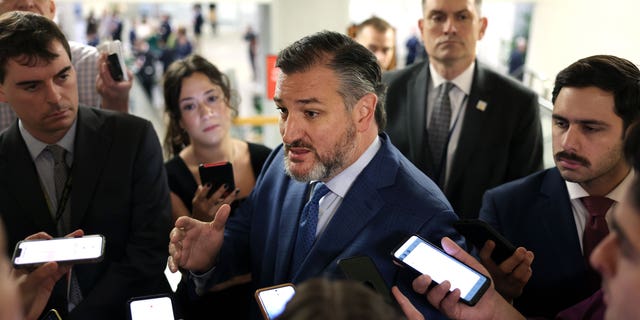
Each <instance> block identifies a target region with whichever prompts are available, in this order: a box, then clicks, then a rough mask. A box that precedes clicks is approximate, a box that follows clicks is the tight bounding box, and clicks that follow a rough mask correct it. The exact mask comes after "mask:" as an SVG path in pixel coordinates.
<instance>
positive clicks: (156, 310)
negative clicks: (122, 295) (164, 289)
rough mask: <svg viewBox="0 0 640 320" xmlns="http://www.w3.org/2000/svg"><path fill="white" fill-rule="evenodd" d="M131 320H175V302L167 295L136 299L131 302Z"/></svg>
mask: <svg viewBox="0 0 640 320" xmlns="http://www.w3.org/2000/svg"><path fill="white" fill-rule="evenodd" d="M129 315H130V317H131V318H130V319H131V320H174V319H175V317H174V314H173V301H171V297H169V296H168V295H166V294H163V295H152V296H143V297H135V298H132V299H130V300H129Z"/></svg>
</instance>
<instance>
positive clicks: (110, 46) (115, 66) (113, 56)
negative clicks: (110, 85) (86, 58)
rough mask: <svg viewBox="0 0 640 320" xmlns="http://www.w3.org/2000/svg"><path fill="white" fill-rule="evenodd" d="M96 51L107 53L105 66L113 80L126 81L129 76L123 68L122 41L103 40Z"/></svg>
mask: <svg viewBox="0 0 640 320" xmlns="http://www.w3.org/2000/svg"><path fill="white" fill-rule="evenodd" d="M97 48H98V51H100V52H103V53H106V54H107V67H108V68H109V73H110V74H111V77H112V78H113V80H115V81H123V80H124V81H128V80H129V77H128V76H127V72H126V71H125V68H124V56H123V52H122V42H120V40H115V41H105V42H103V43H101V44H100V45H98V47H97Z"/></svg>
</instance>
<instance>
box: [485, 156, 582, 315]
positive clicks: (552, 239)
mask: <svg viewBox="0 0 640 320" xmlns="http://www.w3.org/2000/svg"><path fill="white" fill-rule="evenodd" d="M480 219H482V220H485V221H487V222H488V223H490V224H491V225H493V226H494V227H495V228H496V229H497V230H498V231H499V232H500V233H501V234H502V235H504V236H505V237H506V238H507V239H509V240H510V241H512V242H513V244H514V245H516V246H523V247H525V248H527V249H528V250H531V251H533V253H534V254H535V258H534V259H533V264H532V265H531V268H532V270H533V274H532V276H531V279H530V280H529V282H528V283H527V285H526V286H525V288H524V292H523V294H522V296H520V298H518V299H516V300H515V301H514V303H515V306H516V307H517V308H518V309H519V310H520V311H522V312H523V313H524V314H525V315H527V316H546V317H554V316H555V315H556V314H557V313H558V312H559V311H561V310H563V309H565V308H568V307H569V306H572V305H573V304H575V303H577V302H579V301H581V300H583V299H585V298H586V297H588V296H590V295H591V294H593V292H594V290H592V289H589V288H587V287H586V286H585V284H586V283H585V279H586V272H587V264H586V260H585V258H584V257H583V254H582V250H581V248H580V242H579V238H578V233H577V231H576V224H575V221H574V218H573V212H572V210H571V202H570V200H569V193H568V192H567V187H566V184H565V181H564V179H562V176H560V172H559V171H558V169H556V168H552V169H547V170H543V171H540V172H537V173H534V174H532V175H530V176H527V177H525V178H522V179H519V180H516V181H513V182H510V183H507V184H504V185H502V186H499V187H497V188H494V189H491V190H489V191H487V193H486V194H485V195H484V199H483V203H482V209H481V210H480Z"/></svg>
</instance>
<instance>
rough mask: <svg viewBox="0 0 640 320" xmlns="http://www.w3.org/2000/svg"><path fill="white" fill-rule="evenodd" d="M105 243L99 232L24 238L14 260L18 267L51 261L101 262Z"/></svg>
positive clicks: (18, 246)
mask: <svg viewBox="0 0 640 320" xmlns="http://www.w3.org/2000/svg"><path fill="white" fill-rule="evenodd" d="M104 245H105V239H104V236H102V235H98V234H96V235H87V236H83V237H78V238H54V239H50V240H43V239H34V240H22V241H20V242H18V243H17V244H16V247H15V251H14V253H13V259H12V261H13V265H14V267H15V268H16V269H18V268H29V267H37V266H39V265H42V264H44V263H47V262H49V261H57V262H59V263H90V262H99V261H101V260H102V258H103V257H104Z"/></svg>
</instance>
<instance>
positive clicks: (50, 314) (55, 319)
mask: <svg viewBox="0 0 640 320" xmlns="http://www.w3.org/2000/svg"><path fill="white" fill-rule="evenodd" d="M40 320H62V318H61V317H60V314H59V313H58V311H57V310H56V309H51V310H49V311H47V313H45V315H44V316H42V318H40Z"/></svg>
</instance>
